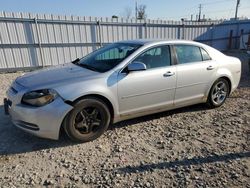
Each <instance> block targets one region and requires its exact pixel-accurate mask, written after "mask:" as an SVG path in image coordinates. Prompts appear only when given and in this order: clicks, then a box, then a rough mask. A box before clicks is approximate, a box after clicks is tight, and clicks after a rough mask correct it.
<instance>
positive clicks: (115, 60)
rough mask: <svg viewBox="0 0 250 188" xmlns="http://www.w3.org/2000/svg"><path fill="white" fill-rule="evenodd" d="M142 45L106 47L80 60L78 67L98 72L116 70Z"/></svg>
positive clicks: (117, 44)
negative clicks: (117, 66)
mask: <svg viewBox="0 0 250 188" xmlns="http://www.w3.org/2000/svg"><path fill="white" fill-rule="evenodd" d="M141 46H142V45H140V44H129V43H114V44H111V45H107V46H104V47H102V48H100V49H98V50H96V51H94V52H92V53H90V54H89V55H87V56H85V57H83V58H82V59H80V61H79V62H78V63H77V65H79V66H82V67H84V68H87V69H91V70H93V71H97V72H106V71H109V70H111V69H112V68H114V67H115V66H116V65H118V64H119V63H120V62H122V61H123V60H124V59H125V58H127V57H128V56H129V55H130V54H132V53H133V52H135V51H136V50H137V49H138V48H140V47H141Z"/></svg>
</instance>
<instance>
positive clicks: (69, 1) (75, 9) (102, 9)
mask: <svg viewBox="0 0 250 188" xmlns="http://www.w3.org/2000/svg"><path fill="white" fill-rule="evenodd" d="M136 1H137V3H138V4H144V5H146V13H147V18H148V19H165V20H180V19H181V18H187V19H190V17H191V14H193V15H194V16H193V17H194V18H195V17H196V15H197V14H198V6H199V4H201V5H202V9H201V10H202V13H201V14H202V15H203V14H205V16H206V18H211V19H221V18H222V19H228V18H232V17H234V13H235V6H236V2H237V0H0V11H6V12H30V13H46V14H56V15H76V16H95V17H111V16H112V15H117V16H119V17H124V16H125V15H126V11H125V10H126V9H131V10H132V15H133V16H134V14H135V11H134V9H135V2H136ZM238 16H239V17H241V16H244V17H248V18H250V0H241V1H240V7H239V11H238Z"/></svg>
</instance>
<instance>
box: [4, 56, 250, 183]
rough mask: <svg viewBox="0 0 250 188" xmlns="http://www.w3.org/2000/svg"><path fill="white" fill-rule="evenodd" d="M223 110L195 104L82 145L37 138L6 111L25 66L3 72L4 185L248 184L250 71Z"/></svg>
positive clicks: (113, 130) (138, 120)
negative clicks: (9, 92)
mask: <svg viewBox="0 0 250 188" xmlns="http://www.w3.org/2000/svg"><path fill="white" fill-rule="evenodd" d="M228 54H230V55H233V56H237V57H240V58H241V60H242V62H243V75H242V80H241V83H240V86H239V88H238V89H237V90H236V91H235V92H234V93H233V94H232V95H231V96H230V97H229V98H228V99H227V101H226V103H225V104H224V105H223V106H222V107H220V108H217V109H209V108H207V107H206V106H205V105H202V104H200V105H195V106H191V107H186V108H181V109H178V110H173V111H168V112H164V113H159V114H154V115H150V116H146V117H141V118H136V119H133V120H129V121H124V122H121V123H118V124H115V125H114V126H112V127H111V128H110V129H109V130H108V131H107V132H106V133H105V134H104V135H103V136H101V137H100V138H99V139H97V140H95V141H93V142H89V143H84V144H75V143H72V142H71V141H69V139H68V138H67V137H66V136H65V135H62V136H61V138H60V140H59V141H52V140H46V139H41V138H37V137H35V136H32V135H29V134H27V133H24V132H23V131H21V130H19V129H17V128H16V127H14V126H13V125H12V123H11V122H10V119H9V117H8V116H5V115H3V114H4V110H3V105H2V99H3V97H4V96H5V91H6V90H7V88H8V86H9V85H10V84H11V82H12V81H13V80H14V79H15V78H16V77H17V76H19V75H21V74H22V73H9V74H0V187H42V186H48V187H248V188H250V73H249V72H248V67H247V62H248V58H249V57H247V55H246V54H245V53H243V52H230V53H228Z"/></svg>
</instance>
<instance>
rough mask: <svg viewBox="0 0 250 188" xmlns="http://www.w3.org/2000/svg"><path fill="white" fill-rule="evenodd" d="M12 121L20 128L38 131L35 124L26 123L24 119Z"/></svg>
mask: <svg viewBox="0 0 250 188" xmlns="http://www.w3.org/2000/svg"><path fill="white" fill-rule="evenodd" d="M14 123H15V124H16V125H18V126H20V127H22V128H25V129H29V130H32V131H39V127H38V126H37V125H35V124H32V123H28V122H25V121H15V122H14Z"/></svg>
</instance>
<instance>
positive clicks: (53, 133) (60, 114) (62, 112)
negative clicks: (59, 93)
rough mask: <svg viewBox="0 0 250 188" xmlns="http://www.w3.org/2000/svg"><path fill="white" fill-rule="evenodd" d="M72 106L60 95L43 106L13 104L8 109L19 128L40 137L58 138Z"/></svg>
mask: <svg viewBox="0 0 250 188" xmlns="http://www.w3.org/2000/svg"><path fill="white" fill-rule="evenodd" d="M72 108H73V107H72V106H70V105H68V104H66V103H65V102H64V101H63V100H62V99H61V98H60V97H58V98H56V100H54V101H53V102H52V103H50V104H47V105H45V106H43V107H31V106H27V105H23V104H17V105H13V104H12V105H11V106H10V105H8V109H7V111H8V112H9V114H10V117H11V120H12V122H13V123H14V125H15V126H17V127H18V128H20V129H22V130H24V131H26V132H28V133H31V134H33V135H36V136H38V137H42V138H49V139H54V140H57V139H58V138H59V132H60V128H61V124H62V122H63V119H64V117H65V116H66V115H67V113H68V112H69V111H70V110H71V109H72Z"/></svg>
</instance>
